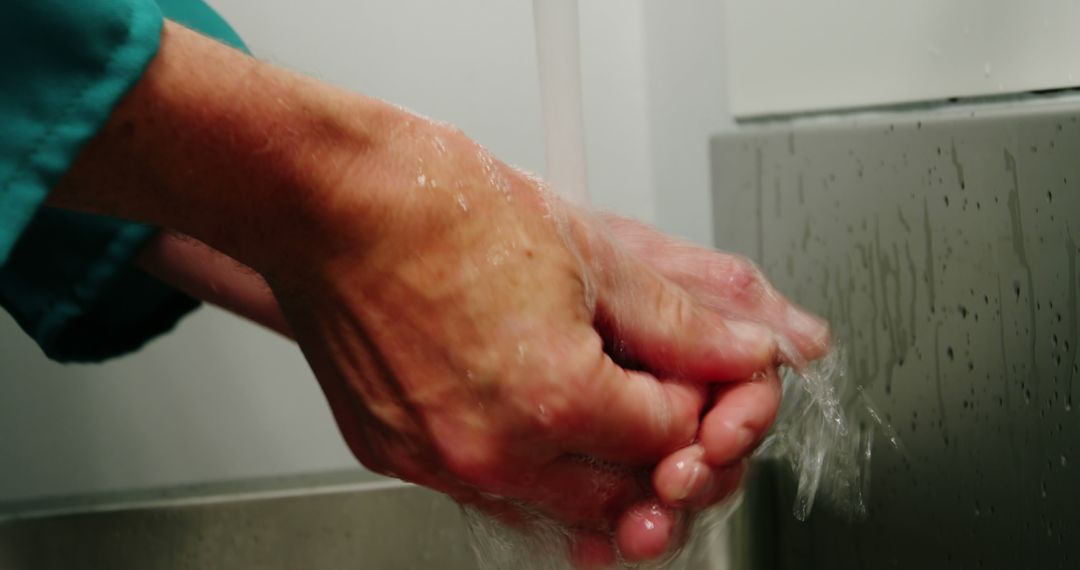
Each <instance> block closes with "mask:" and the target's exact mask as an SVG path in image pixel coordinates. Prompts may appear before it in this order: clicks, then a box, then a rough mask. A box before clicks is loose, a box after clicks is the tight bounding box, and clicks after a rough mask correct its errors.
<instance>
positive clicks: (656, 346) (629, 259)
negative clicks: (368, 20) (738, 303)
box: [596, 248, 777, 382]
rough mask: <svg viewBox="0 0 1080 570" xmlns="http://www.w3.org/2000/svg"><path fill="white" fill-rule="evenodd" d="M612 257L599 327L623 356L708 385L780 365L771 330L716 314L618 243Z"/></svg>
mask: <svg viewBox="0 0 1080 570" xmlns="http://www.w3.org/2000/svg"><path fill="white" fill-rule="evenodd" d="M611 254H612V255H611V257H610V258H609V259H610V264H611V267H609V268H608V270H607V271H604V272H603V275H604V278H603V279H602V280H601V283H600V284H599V285H600V286H599V288H598V291H597V293H598V294H597V304H596V325H597V328H598V330H599V331H600V333H601V335H602V336H603V337H604V339H605V342H606V343H607V344H608V349H609V351H610V352H611V354H612V355H613V357H614V358H615V359H616V360H618V361H620V362H621V363H623V364H624V365H628V366H634V365H640V366H642V367H644V368H645V369H647V370H648V371H650V372H652V373H653V374H659V375H670V376H674V377H678V378H683V379H686V380H696V381H701V382H709V381H717V380H738V379H742V378H749V377H750V376H751V375H753V374H754V373H755V372H757V371H759V370H763V369H765V368H767V367H770V366H772V365H773V364H774V361H775V360H776V358H777V344H776V339H775V337H774V335H773V333H772V332H771V331H770V330H769V329H768V328H766V327H763V326H760V325H757V324H753V323H749V322H746V321H740V320H735V319H730V318H726V317H724V316H721V315H719V314H717V313H716V312H715V311H710V310H708V309H707V308H706V307H704V306H702V305H700V304H699V303H698V302H697V301H696V300H695V299H694V298H693V297H692V296H691V295H690V294H689V293H687V292H686V291H685V290H684V289H682V288H681V287H679V286H678V285H675V284H674V283H672V282H671V281H669V280H667V279H665V278H664V277H662V276H660V275H659V274H658V273H656V272H655V271H653V270H652V269H651V268H649V267H647V266H645V265H644V264H643V263H642V262H640V261H639V260H638V259H637V258H636V257H633V256H631V255H628V254H626V253H625V252H622V251H619V250H617V249H615V248H612V250H611Z"/></svg>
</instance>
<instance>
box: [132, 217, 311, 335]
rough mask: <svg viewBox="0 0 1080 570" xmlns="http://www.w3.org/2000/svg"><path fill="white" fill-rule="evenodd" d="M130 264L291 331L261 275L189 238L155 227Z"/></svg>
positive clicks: (197, 295)
mask: <svg viewBox="0 0 1080 570" xmlns="http://www.w3.org/2000/svg"><path fill="white" fill-rule="evenodd" d="M135 265H137V266H138V267H140V268H141V269H142V270H143V271H146V272H147V273H149V274H150V275H153V276H154V277H156V278H158V279H160V280H161V281H163V282H165V283H168V284H169V285H172V286H173V287H175V288H177V289H178V290H180V291H183V292H184V293H187V294H188V295H191V296H192V297H195V298H197V299H202V300H203V301H206V302H207V303H211V304H213V305H217V306H219V307H221V308H223V309H225V310H227V311H230V312H232V313H235V314H236V315H239V316H241V317H244V318H246V319H248V320H250V321H252V322H255V323H258V324H260V325H262V326H264V327H266V328H269V329H270V330H273V331H275V332H278V333H280V334H281V335H283V336H286V337H291V336H292V333H291V331H290V330H289V326H288V324H287V323H286V322H285V317H284V316H283V315H282V314H281V308H280V307H279V306H278V304H277V300H276V299H275V298H274V294H273V292H272V291H271V290H270V287H269V286H268V285H267V284H266V281H265V280H264V279H263V278H262V276H261V275H259V274H258V273H257V272H255V270H253V269H251V268H250V267H248V266H246V265H244V264H242V263H240V262H239V261H236V260H235V259H233V258H231V257H229V256H227V255H225V254H223V253H221V252H219V251H217V250H214V249H212V248H211V247H209V246H207V245H206V244H203V243H201V242H199V241H196V240H195V239H193V238H190V237H187V236H182V235H178V234H175V233H171V232H161V233H159V234H158V235H157V236H155V237H154V238H153V239H151V240H150V241H149V242H147V244H146V245H145V246H144V247H143V249H142V251H140V252H139V255H138V256H137V257H136V258H135Z"/></svg>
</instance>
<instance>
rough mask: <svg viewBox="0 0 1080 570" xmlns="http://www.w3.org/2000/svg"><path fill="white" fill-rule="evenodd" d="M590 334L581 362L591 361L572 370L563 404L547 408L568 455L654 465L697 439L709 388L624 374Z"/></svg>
mask: <svg viewBox="0 0 1080 570" xmlns="http://www.w3.org/2000/svg"><path fill="white" fill-rule="evenodd" d="M588 334H589V335H590V336H591V339H590V340H588V342H590V343H592V344H593V346H592V348H591V350H588V351H587V352H586V353H585V354H584V356H583V358H587V359H589V362H587V363H586V364H584V365H580V366H571V367H568V369H570V370H576V371H577V372H576V373H575V374H577V375H578V377H576V378H571V379H570V380H569V386H570V387H571V388H570V390H571V393H570V395H569V396H567V397H564V398H561V399H560V401H562V402H563V404H562V405H553V406H549V408H551V410H550V412H549V417H548V421H549V424H550V425H551V426H552V428H554V429H555V430H556V431H555V435H557V436H560V440H559V443H562V444H563V445H565V451H566V452H569V453H576V454H581V455H589V456H593V457H598V458H601V459H605V460H608V461H612V462H616V463H623V464H628V465H645V464H650V465H651V464H654V463H656V461H658V460H659V459H661V458H662V457H664V456H665V455H667V454H669V453H671V452H672V451H674V450H676V449H678V448H680V447H683V446H685V445H688V444H689V443H690V442H691V441H693V439H694V437H695V435H696V434H697V431H698V418H700V417H701V411H702V409H703V407H704V404H705V397H706V393H705V390H706V387H705V386H702V385H700V384H698V383H691V382H682V381H671V382H660V381H658V380H657V379H656V378H655V377H653V376H652V375H650V374H646V373H643V372H636V371H628V370H625V369H623V368H621V367H620V366H618V365H617V364H615V362H614V361H612V360H611V358H609V357H608V356H607V355H606V354H604V353H603V351H602V350H601V341H600V339H599V337H598V336H597V335H596V333H595V332H594V331H591V330H590V331H588ZM555 410H561V412H560V414H559V415H560V416H561V417H556V416H554V415H553V414H554V411H555ZM560 426H561V430H560V429H559V428H560Z"/></svg>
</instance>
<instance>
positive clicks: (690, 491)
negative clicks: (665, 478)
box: [672, 459, 712, 503]
mask: <svg viewBox="0 0 1080 570" xmlns="http://www.w3.org/2000/svg"><path fill="white" fill-rule="evenodd" d="M676 468H678V469H679V470H680V474H681V475H682V476H683V478H682V480H681V481H680V482H679V485H678V489H677V490H676V491H675V493H673V496H672V498H673V499H675V501H676V502H679V503H687V502H689V503H692V502H694V501H695V500H696V499H698V498H700V497H702V496H703V495H704V494H705V493H706V491H708V489H709V487H710V486H711V485H712V474H711V472H710V471H709V469H708V468H706V467H705V465H703V464H702V463H701V462H700V461H697V460H692V459H689V460H687V461H686V462H685V464H684V462H679V464H677V465H676Z"/></svg>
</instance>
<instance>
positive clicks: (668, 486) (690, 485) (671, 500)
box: [653, 444, 715, 507]
mask: <svg viewBox="0 0 1080 570" xmlns="http://www.w3.org/2000/svg"><path fill="white" fill-rule="evenodd" d="M704 454H705V449H704V448H703V447H702V446H701V445H699V444H695V445H691V446H689V447H686V448H683V449H680V450H679V451H676V452H675V453H672V454H671V455H669V456H667V457H665V458H664V459H663V460H661V461H660V463H658V464H657V466H656V468H655V469H654V470H653V489H654V490H655V491H656V496H657V498H659V499H660V500H661V501H662V502H663V503H664V504H666V505H670V506H673V507H680V506H686V505H693V504H696V503H697V502H698V501H699V500H700V498H701V497H703V496H706V495H708V494H709V493H710V491H711V488H712V487H713V485H714V483H715V482H714V481H713V474H712V469H710V468H709V466H707V465H706V464H705V463H704V462H703V457H704Z"/></svg>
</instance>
